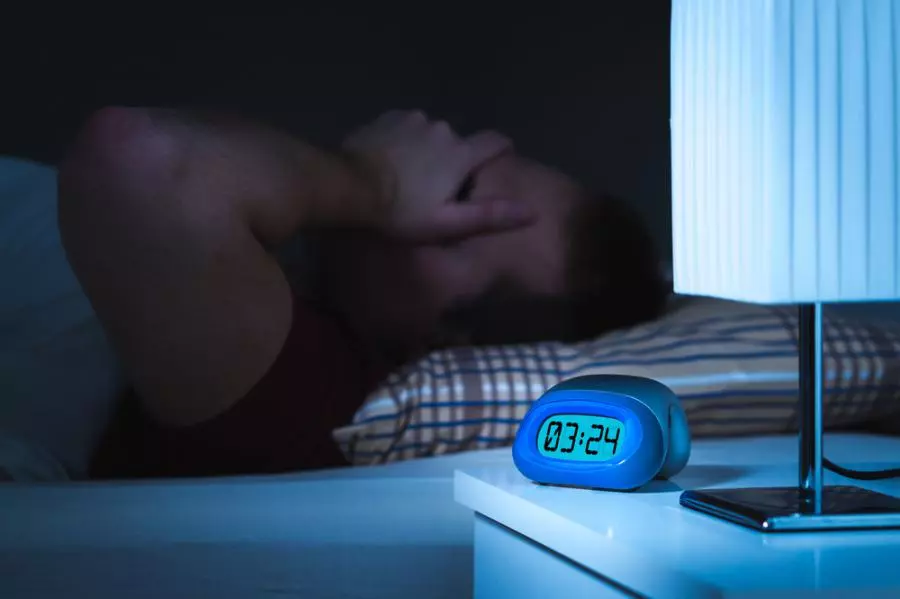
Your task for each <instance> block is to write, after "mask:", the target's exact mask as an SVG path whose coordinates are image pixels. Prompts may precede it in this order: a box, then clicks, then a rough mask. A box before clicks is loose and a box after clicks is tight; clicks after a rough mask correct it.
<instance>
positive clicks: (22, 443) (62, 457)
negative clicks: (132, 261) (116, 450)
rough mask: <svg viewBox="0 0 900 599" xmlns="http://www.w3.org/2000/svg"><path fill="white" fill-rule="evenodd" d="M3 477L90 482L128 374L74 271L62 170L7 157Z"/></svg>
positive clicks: (2, 203)
mask: <svg viewBox="0 0 900 599" xmlns="http://www.w3.org/2000/svg"><path fill="white" fill-rule="evenodd" d="M0 281H2V283H0V289H2V290H3V291H2V293H0V479H7V480H8V479H13V480H59V479H66V478H83V477H85V476H86V475H87V470H88V464H89V460H90V457H91V455H92V453H93V451H94V450H95V448H96V446H97V445H98V443H99V440H100V438H101V435H102V434H103V431H104V429H105V427H106V425H107V423H108V421H109V418H110V414H111V410H112V408H113V405H114V402H115V401H116V398H117V397H118V394H119V392H120V390H121V385H122V377H121V376H120V372H119V369H118V365H117V363H116V361H115V358H114V354H113V352H112V350H111V348H110V346H109V344H108V342H107V340H106V338H105V336H104V334H103V331H102V329H101V328H100V325H99V323H98V322H97V319H96V318H95V316H94V312H93V310H92V309H91V306H90V303H89V302H88V300H87V298H86V297H85V296H84V294H83V293H82V291H81V287H80V286H79V284H78V281H77V280H76V278H75V276H74V274H73V273H72V271H71V269H70V268H69V265H68V262H67V260H66V257H65V252H64V251H63V248H62V245H61V243H60V239H59V232H58V228H57V222H56V172H55V170H54V169H52V168H49V167H46V166H42V165H39V164H35V163H32V162H27V161H24V160H18V159H13V158H4V157H0Z"/></svg>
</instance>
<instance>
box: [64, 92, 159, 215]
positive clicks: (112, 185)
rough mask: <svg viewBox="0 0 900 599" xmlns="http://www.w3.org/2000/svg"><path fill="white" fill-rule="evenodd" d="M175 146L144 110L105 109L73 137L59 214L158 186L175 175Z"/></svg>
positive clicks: (95, 206) (65, 164)
mask: <svg viewBox="0 0 900 599" xmlns="http://www.w3.org/2000/svg"><path fill="white" fill-rule="evenodd" d="M175 161H176V152H175V145H174V143H173V140H172V139H171V136H170V135H169V134H168V133H166V132H164V131H162V130H161V129H160V127H158V126H157V125H155V124H154V122H153V120H152V118H151V116H150V112H149V111H148V110H146V109H142V108H120V107H109V108H102V109H100V110H98V111H96V112H95V113H94V114H92V115H91V116H90V117H89V118H88V119H87V121H86V122H85V124H84V125H83V126H82V128H81V130H80V131H79V132H78V134H77V135H76V137H75V140H74V142H73V143H72V145H71V146H70V148H69V150H68V152H67V153H66V155H65V157H64V159H63V161H62V162H61V164H60V167H59V176H58V188H59V201H60V209H61V215H62V214H63V213H64V212H65V211H66V210H69V209H78V208H79V207H82V206H84V207H86V208H87V207H89V208H90V209H91V210H96V209H97V208H100V206H97V204H96V203H97V202H108V201H112V200H115V201H121V200H125V199H127V198H129V197H132V196H134V195H136V193H137V192H139V191H141V190H144V191H147V190H149V189H153V188H156V187H157V186H158V185H160V184H161V183H163V182H164V181H165V178H166V174H167V173H169V174H170V173H172V172H174V170H175V169H174V168H173V167H174V165H175Z"/></svg>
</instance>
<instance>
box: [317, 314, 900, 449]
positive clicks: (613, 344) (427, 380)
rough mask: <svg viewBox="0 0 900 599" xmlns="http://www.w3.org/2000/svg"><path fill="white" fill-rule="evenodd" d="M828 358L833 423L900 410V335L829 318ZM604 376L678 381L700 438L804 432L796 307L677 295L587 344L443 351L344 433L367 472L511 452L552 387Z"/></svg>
mask: <svg viewBox="0 0 900 599" xmlns="http://www.w3.org/2000/svg"><path fill="white" fill-rule="evenodd" d="M824 353H825V358H826V364H825V366H826V372H827V382H826V391H827V396H826V403H825V424H826V426H827V427H830V428H835V427H847V426H854V425H860V424H863V423H865V422H867V421H870V420H872V419H874V418H876V417H882V416H885V415H889V414H895V413H898V412H900V409H898V407H900V402H898V401H896V400H897V399H898V395H900V356H898V353H900V328H893V329H891V328H887V329H886V328H884V326H883V325H878V326H874V325H863V324H860V323H854V322H851V321H848V320H846V319H843V318H840V317H835V316H829V315H828V314H826V318H825V348H824ZM600 373H618V374H632V375H638V376H646V377H651V378H654V379H657V380H660V381H662V382H663V383H665V384H667V385H668V386H669V387H671V388H672V390H673V391H675V393H677V394H678V396H679V397H680V398H681V400H682V404H683V406H684V408H685V411H686V412H687V417H688V421H689V423H690V427H691V432H692V434H693V435H694V436H695V437H703V436H724V435H748V434H775V433H786V432H790V431H794V430H796V428H797V320H796V308H794V307H776V306H762V305H756V304H740V303H734V302H728V301H723V300H716V299H709V298H677V299H675V300H674V301H673V303H672V306H671V308H670V310H669V311H668V313H667V314H666V315H665V316H664V317H662V318H660V319H658V320H656V321H654V322H651V323H647V324H644V325H640V326H637V327H633V328H631V329H626V330H622V331H617V332H614V333H610V334H607V335H604V336H602V337H600V338H598V339H595V340H592V341H588V342H583V343H579V344H570V345H567V344H561V343H539V344H531V345H512V346H503V347H481V348H477V347H467V348H453V349H449V350H443V351H437V352H434V353H432V354H430V355H428V356H426V357H425V358H423V359H422V360H420V361H418V362H416V363H413V364H411V365H409V366H408V367H406V368H404V369H402V370H401V371H399V372H396V373H394V374H393V375H392V376H391V377H389V379H388V380H387V381H386V382H385V384H384V385H383V386H382V387H381V388H380V389H378V390H377V391H376V392H375V393H373V394H372V395H371V396H370V397H369V398H368V399H367V401H366V402H365V403H364V405H363V406H362V407H361V408H360V409H359V410H358V411H357V413H356V415H355V417H354V419H353V423H352V424H350V425H349V426H346V427H342V428H340V429H337V430H336V431H334V437H335V439H336V441H337V442H338V444H339V445H340V447H341V449H342V451H343V452H344V454H345V455H346V456H347V458H348V459H349V460H350V461H351V463H353V464H357V465H364V464H379V463H384V462H391V461H396V460H405V459H410V458H415V457H422V456H430V455H435V454H444V453H452V452H458V451H466V450H474V449H483V448H489V447H497V446H504V445H509V444H511V443H512V441H513V439H514V437H515V434H516V429H517V427H518V424H519V421H520V420H521V419H522V417H523V416H524V415H525V413H526V412H527V410H528V408H529V406H530V405H531V403H532V402H533V401H534V400H535V399H537V398H538V397H539V396H540V395H541V394H542V393H543V392H544V391H545V390H546V389H547V388H548V387H550V386H551V385H554V384H555V383H557V382H559V381H560V380H562V379H565V378H570V377H575V376H580V375H585V374H600Z"/></svg>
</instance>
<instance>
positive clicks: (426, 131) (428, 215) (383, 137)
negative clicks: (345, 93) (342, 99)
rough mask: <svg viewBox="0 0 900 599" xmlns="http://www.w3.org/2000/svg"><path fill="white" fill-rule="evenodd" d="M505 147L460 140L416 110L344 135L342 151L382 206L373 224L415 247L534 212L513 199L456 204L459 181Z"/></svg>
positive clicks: (484, 136) (496, 138)
mask: <svg viewBox="0 0 900 599" xmlns="http://www.w3.org/2000/svg"><path fill="white" fill-rule="evenodd" d="M511 147H512V144H511V143H510V141H509V140H508V139H507V138H505V137H504V136H502V135H500V134H499V133H495V132H493V131H486V132H482V133H479V134H476V135H473V136H472V137H469V138H467V139H462V138H460V137H459V136H457V135H456V133H454V132H453V130H452V129H451V128H450V127H449V126H448V125H447V124H446V123H444V122H435V121H429V120H428V119H427V117H426V116H425V115H424V114H422V113H421V112H389V113H387V114H385V115H383V116H381V117H379V118H378V119H377V120H376V121H375V122H374V123H373V124H371V125H369V126H367V127H364V128H363V129H361V130H359V131H358V132H356V133H354V134H352V135H351V136H350V137H349V138H348V139H347V140H346V141H345V143H344V150H345V151H346V152H347V153H348V154H349V155H350V156H351V157H353V158H355V159H358V161H359V162H360V164H361V165H362V166H363V168H364V169H367V170H368V172H369V173H370V174H371V175H372V176H373V177H374V179H375V181H376V184H377V186H378V187H379V189H380V190H381V194H380V195H381V198H382V200H383V201H382V202H381V203H379V204H378V205H377V206H374V207H373V208H374V209H375V210H377V211H378V212H379V213H378V214H376V215H375V222H376V223H377V224H378V226H379V227H380V228H381V229H382V230H383V231H384V232H385V233H387V234H390V235H392V236H395V237H398V238H401V239H404V240H407V241H412V242H419V243H431V242H440V241H446V240H452V239H460V238H466V237H470V236H473V235H479V234H484V233H491V232H497V231H504V230H509V229H515V228H518V227H522V226H525V225H528V224H530V223H531V222H532V221H533V219H534V214H533V213H532V211H531V210H529V209H528V207H527V206H525V205H524V204H522V203H519V202H516V201H515V198H505V197H502V198H487V199H479V200H478V201H473V202H459V201H456V199H457V194H458V192H459V190H460V188H461V187H462V186H463V184H464V183H465V182H466V180H467V179H468V178H469V177H470V175H472V174H473V173H474V172H476V171H477V170H478V169H479V168H481V167H482V166H484V165H485V164H486V163H488V162H490V161H491V160H493V159H494V158H497V157H498V156H500V155H502V154H503V153H505V152H507V151H509V150H510V149H511Z"/></svg>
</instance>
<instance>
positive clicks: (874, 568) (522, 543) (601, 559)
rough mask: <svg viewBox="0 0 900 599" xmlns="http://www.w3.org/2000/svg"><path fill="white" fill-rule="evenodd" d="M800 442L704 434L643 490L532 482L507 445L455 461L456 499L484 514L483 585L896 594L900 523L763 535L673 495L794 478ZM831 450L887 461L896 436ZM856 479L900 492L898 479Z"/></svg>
mask: <svg viewBox="0 0 900 599" xmlns="http://www.w3.org/2000/svg"><path fill="white" fill-rule="evenodd" d="M797 443H798V442H797V438H796V437H794V436H789V437H768V438H748V439H736V440H718V441H717V440H706V441H700V442H696V443H695V444H694V448H693V452H692V456H691V461H690V463H689V464H688V466H687V468H686V469H685V470H684V472H682V473H681V474H680V475H679V476H677V477H676V478H675V479H673V480H672V481H657V482H654V483H652V484H651V485H650V486H649V487H648V488H646V489H644V490H642V491H640V492H636V493H610V492H600V491H586V490H580V489H566V488H558V487H549V486H540V485H536V484H534V483H532V482H530V481H528V480H526V479H525V478H524V477H522V475H521V474H519V472H518V471H517V470H516V468H515V466H514V465H513V463H512V457H511V455H510V456H509V458H508V459H505V460H502V461H499V460H498V462H497V463H496V464H495V465H494V464H492V465H486V466H485V467H482V468H478V469H474V468H473V469H464V470H457V472H456V478H455V481H454V492H455V496H456V500H457V501H458V502H460V503H462V504H463V505H465V506H466V507H468V508H470V509H472V510H473V511H474V512H475V560H474V561H475V565H474V567H475V573H474V577H475V578H474V580H475V582H474V587H475V588H474V594H475V597H476V598H477V599H484V598H486V597H515V598H516V599H523V598H525V597H541V598H542V599H575V598H577V597H592V598H594V597H598V598H602V597H635V596H637V597H654V598H660V599H663V598H669V597H686V598H691V599H694V598H703V597H791V598H798V599H799V598H801V597H866V598H869V597H900V531H897V532H894V531H876V532H836V533H821V532H820V533H770V534H763V533H759V532H755V531H752V530H750V529H746V528H743V527H740V526H738V525H734V524H729V523H727V522H724V521H721V520H717V519H713V518H710V517H707V516H704V515H703V514H700V513H697V512H694V511H692V510H688V509H685V508H682V507H681V506H680V505H679V504H678V496H679V494H680V492H681V491H682V490H683V489H692V488H708V487H739V486H775V485H794V484H796V481H797V464H796V458H797ZM825 455H826V456H828V457H829V458H830V459H832V460H833V461H835V462H837V463H839V464H841V465H851V466H856V467H858V468H872V469H877V468H886V467H890V466H895V465H896V464H897V463H900V439H898V438H890V437H879V436H869V435H850V434H846V435H827V436H826V440H825ZM825 480H826V483H827V484H832V483H841V482H846V480H845V479H843V478H841V477H838V476H835V475H832V474H830V473H828V474H827V475H826V479H825ZM854 484H858V485H860V486H865V487H868V488H872V489H876V490H879V491H881V492H884V493H888V494H891V495H897V496H900V480H898V481H886V482H878V483H868V482H865V483H861V484H860V483H858V482H856V483H854Z"/></svg>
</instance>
